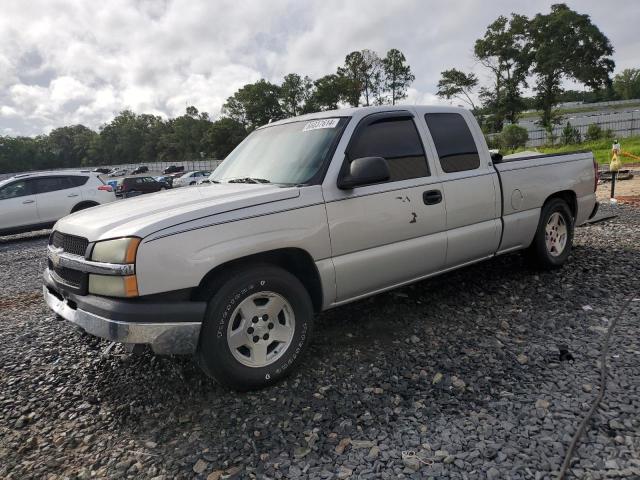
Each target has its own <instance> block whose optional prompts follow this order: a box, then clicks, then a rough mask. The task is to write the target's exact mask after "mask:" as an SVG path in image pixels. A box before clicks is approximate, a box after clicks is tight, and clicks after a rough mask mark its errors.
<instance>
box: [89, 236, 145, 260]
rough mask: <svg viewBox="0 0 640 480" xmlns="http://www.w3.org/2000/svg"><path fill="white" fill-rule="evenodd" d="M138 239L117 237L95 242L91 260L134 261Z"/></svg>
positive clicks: (138, 243)
mask: <svg viewBox="0 0 640 480" xmlns="http://www.w3.org/2000/svg"><path fill="white" fill-rule="evenodd" d="M138 245H140V239H139V238H136V237H127V238H117V239H115V240H105V241H103V242H97V243H96V244H95V245H94V246H93V252H91V260H93V261H94V262H103V263H135V261H136V252H137V251H138Z"/></svg>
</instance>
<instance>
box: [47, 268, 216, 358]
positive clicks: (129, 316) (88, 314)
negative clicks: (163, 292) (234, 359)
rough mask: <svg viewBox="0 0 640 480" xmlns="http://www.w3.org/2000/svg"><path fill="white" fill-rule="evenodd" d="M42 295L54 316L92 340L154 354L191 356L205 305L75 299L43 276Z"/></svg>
mask: <svg viewBox="0 0 640 480" xmlns="http://www.w3.org/2000/svg"><path fill="white" fill-rule="evenodd" d="M42 293H43V295H44V300H45V302H46V304H47V305H48V306H49V308H51V310H53V311H54V312H55V313H56V314H58V315H59V316H61V317H63V318H64V319H66V320H68V321H69V322H71V323H73V324H74V325H76V326H77V327H79V328H81V329H82V330H84V331H85V332H87V333H89V334H91V335H95V336H96V337H100V338H104V339H106V340H112V341H114V342H121V343H127V344H146V345H149V346H150V347H151V349H152V350H153V351H154V352H155V353H157V354H164V355H166V354H192V353H195V351H196V348H197V346H198V338H199V336H200V328H201V326H202V319H203V318H204V312H205V309H206V303H205V302H175V301H174V302H132V301H126V300H119V299H111V298H104V297H97V296H93V295H87V296H78V295H75V294H73V293H70V292H68V291H66V290H65V289H63V288H60V287H59V286H58V285H56V283H55V282H54V280H53V279H52V278H51V274H50V273H49V269H46V270H45V272H44V285H43V287H42Z"/></svg>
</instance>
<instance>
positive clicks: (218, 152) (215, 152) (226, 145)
mask: <svg viewBox="0 0 640 480" xmlns="http://www.w3.org/2000/svg"><path fill="white" fill-rule="evenodd" d="M246 136H247V131H246V129H245V128H244V125H242V124H241V123H240V122H238V121H237V120H234V119H233V118H226V117H222V118H220V119H218V120H216V121H215V122H213V123H212V124H211V126H210V127H209V130H208V131H207V134H206V144H207V151H208V153H209V154H210V155H211V156H212V157H213V158H215V159H218V160H222V159H223V158H225V157H226V156H227V155H229V153H231V151H232V150H233V149H234V148H236V146H237V145H238V144H239V143H240V142H241V141H242V140H244V138H245V137H246Z"/></svg>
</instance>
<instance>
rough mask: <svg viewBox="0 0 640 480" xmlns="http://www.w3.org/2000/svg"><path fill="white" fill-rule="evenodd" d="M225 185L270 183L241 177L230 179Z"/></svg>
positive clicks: (263, 179)
mask: <svg viewBox="0 0 640 480" xmlns="http://www.w3.org/2000/svg"><path fill="white" fill-rule="evenodd" d="M227 183H271V181H270V180H267V179H265V178H253V177H242V178H232V179H231V180H227Z"/></svg>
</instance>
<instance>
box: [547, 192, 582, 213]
mask: <svg viewBox="0 0 640 480" xmlns="http://www.w3.org/2000/svg"><path fill="white" fill-rule="evenodd" d="M556 198H559V199H561V200H564V201H565V202H567V205H569V210H570V211H571V215H573V218H574V219H575V218H576V216H577V215H578V197H577V195H576V192H574V191H573V190H561V191H559V192H555V193H553V194H552V195H549V196H548V197H547V199H546V200H545V201H544V204H543V205H542V207H543V208H544V206H545V205H546V204H548V203H549V202H550V201H551V200H554V199H556Z"/></svg>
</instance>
